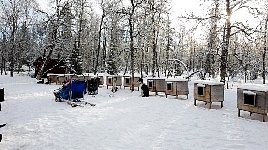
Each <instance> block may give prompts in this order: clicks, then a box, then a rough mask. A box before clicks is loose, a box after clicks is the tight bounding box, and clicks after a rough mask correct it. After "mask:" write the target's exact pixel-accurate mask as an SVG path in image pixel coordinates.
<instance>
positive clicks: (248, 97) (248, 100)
mask: <svg viewBox="0 0 268 150" xmlns="http://www.w3.org/2000/svg"><path fill="white" fill-rule="evenodd" d="M244 104H246V105H252V106H255V105H256V95H255V94H249V93H244Z"/></svg>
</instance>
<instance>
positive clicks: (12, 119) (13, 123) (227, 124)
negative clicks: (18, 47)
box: [0, 75, 268, 150]
mask: <svg viewBox="0 0 268 150" xmlns="http://www.w3.org/2000/svg"><path fill="white" fill-rule="evenodd" d="M58 87H60V85H46V84H36V80H35V79H33V78H30V77H29V76H19V75H16V76H15V77H13V78H10V77H9V76H0V88H5V101H4V102H2V111H1V112H0V124H3V123H7V125H6V126H5V127H3V128H0V133H2V134H3V140H2V142H1V143H0V150H17V149H20V150H21V149H22V150H24V149H27V150H29V149H31V150H74V149H83V150H85V149H88V150H175V149H176V150H203V149H206V150H207V149H212V150H216V149H217V150H227V149H232V150H233V149H235V150H252V149H255V150H267V149H268V122H262V117H261V116H260V115H257V114H253V115H252V116H249V113H248V112H244V111H241V117H238V116H237V108H236V103H237V102H236V88H232V89H228V90H225V101H224V107H223V108H220V103H213V105H212V109H208V106H206V105H204V103H203V102H197V106H194V100H193V81H191V82H189V90H190V94H189V98H188V99H185V98H186V97H185V96H182V97H180V98H179V99H176V98H175V97H172V96H168V98H166V97H165V96H164V95H163V96H150V97H148V98H142V97H140V96H139V95H140V92H139V91H134V92H131V91H130V90H129V89H124V88H122V89H119V91H118V92H116V93H115V94H114V95H111V92H110V89H106V87H103V88H100V89H99V94H98V95H96V96H95V97H93V96H90V95H85V100H86V101H88V102H91V103H95V104H96V106H95V107H91V106H89V105H86V106H85V107H75V108H72V107H71V106H70V105H68V104H66V103H64V102H62V103H59V102H55V101H54V95H53V93H52V92H53V90H54V89H56V88H58ZM266 120H268V119H267V118H266Z"/></svg>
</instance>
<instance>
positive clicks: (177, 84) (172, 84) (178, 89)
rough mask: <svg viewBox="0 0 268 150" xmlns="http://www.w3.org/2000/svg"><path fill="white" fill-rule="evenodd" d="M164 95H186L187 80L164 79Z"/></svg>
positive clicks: (187, 91)
mask: <svg viewBox="0 0 268 150" xmlns="http://www.w3.org/2000/svg"><path fill="white" fill-rule="evenodd" d="M165 81H166V95H172V96H178V95H188V94H189V90H188V80H187V79H176V78H174V79H166V80H165Z"/></svg>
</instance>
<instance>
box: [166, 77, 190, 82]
mask: <svg viewBox="0 0 268 150" xmlns="http://www.w3.org/2000/svg"><path fill="white" fill-rule="evenodd" d="M166 81H167V82H172V81H173V82H174V81H188V80H187V79H185V78H183V77H178V78H167V79H166Z"/></svg>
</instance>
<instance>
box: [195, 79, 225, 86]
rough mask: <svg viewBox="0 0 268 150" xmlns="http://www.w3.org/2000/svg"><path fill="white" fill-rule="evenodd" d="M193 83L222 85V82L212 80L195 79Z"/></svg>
mask: <svg viewBox="0 0 268 150" xmlns="http://www.w3.org/2000/svg"><path fill="white" fill-rule="evenodd" d="M195 83H198V84H207V85H223V84H224V83H222V82H219V81H213V80H196V81H195Z"/></svg>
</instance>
